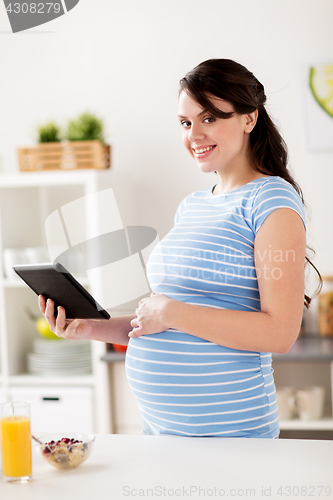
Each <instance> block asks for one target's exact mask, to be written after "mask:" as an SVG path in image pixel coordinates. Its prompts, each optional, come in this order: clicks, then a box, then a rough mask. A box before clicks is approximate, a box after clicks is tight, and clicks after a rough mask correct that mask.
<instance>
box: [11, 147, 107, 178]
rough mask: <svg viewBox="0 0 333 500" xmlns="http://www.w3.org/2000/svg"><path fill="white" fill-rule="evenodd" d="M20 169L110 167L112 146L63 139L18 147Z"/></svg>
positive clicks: (25, 170) (26, 170)
mask: <svg viewBox="0 0 333 500" xmlns="http://www.w3.org/2000/svg"><path fill="white" fill-rule="evenodd" d="M18 157H19V164H20V170H21V171H24V172H28V171H29V172H30V171H36V170H77V169H91V168H93V169H105V168H109V167H110V163H111V161H110V160H111V159H110V146H109V145H105V144H102V143H101V142H100V141H71V142H69V141H63V142H48V143H43V144H38V145H37V146H34V147H31V148H20V149H18Z"/></svg>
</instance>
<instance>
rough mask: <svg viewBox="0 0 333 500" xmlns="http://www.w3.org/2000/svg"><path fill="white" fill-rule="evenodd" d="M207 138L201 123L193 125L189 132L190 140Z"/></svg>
mask: <svg viewBox="0 0 333 500" xmlns="http://www.w3.org/2000/svg"><path fill="white" fill-rule="evenodd" d="M204 138H205V134H204V132H203V130H201V128H200V126H199V125H193V124H192V126H191V128H190V130H189V134H188V140H189V141H191V142H195V141H199V140H202V139H204Z"/></svg>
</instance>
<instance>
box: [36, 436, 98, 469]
mask: <svg viewBox="0 0 333 500" xmlns="http://www.w3.org/2000/svg"><path fill="white" fill-rule="evenodd" d="M38 439H39V440H40V441H42V443H45V444H43V445H38V446H37V451H38V453H39V455H40V456H41V457H42V458H43V460H45V462H47V463H48V464H50V465H53V466H54V467H57V469H73V468H74V467H77V466H78V465H80V464H82V463H83V462H85V461H86V460H87V458H88V457H89V455H90V454H91V452H92V449H93V443H94V441H95V436H94V435H93V434H82V433H77V432H68V433H66V432H63V433H61V434H60V433H59V432H58V433H53V434H46V435H44V436H41V437H39V438H38Z"/></svg>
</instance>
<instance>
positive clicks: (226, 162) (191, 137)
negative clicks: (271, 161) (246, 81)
mask: <svg viewBox="0 0 333 500" xmlns="http://www.w3.org/2000/svg"><path fill="white" fill-rule="evenodd" d="M210 100H211V101H212V103H213V104H214V105H215V106H216V107H217V108H219V109H220V110H221V111H224V112H227V113H229V112H233V111H234V109H233V106H232V105H231V104H230V103H229V102H228V101H224V100H222V99H219V98H216V97H213V96H212V97H210ZM178 118H179V121H180V124H181V127H182V141H183V144H184V146H185V148H186V149H187V150H188V152H189V153H190V155H191V156H192V157H193V158H194V159H195V160H196V162H197V164H198V165H199V167H200V169H201V170H202V171H203V172H214V171H217V172H218V173H221V174H222V173H228V172H229V171H231V169H232V170H233V169H235V168H242V167H244V166H246V167H248V166H249V161H248V148H249V137H250V132H251V130H252V129H253V127H254V125H255V123H256V118H257V112H254V113H251V114H248V115H239V114H237V113H234V115H233V116H232V117H231V118H227V119H225V118H217V117H216V116H213V115H212V114H211V113H210V112H208V111H207V110H205V109H203V108H202V107H201V106H200V104H198V103H197V102H196V101H194V100H193V99H192V98H191V97H189V96H188V95H187V94H186V93H185V92H184V91H182V92H181V94H180V96H179V106H178Z"/></svg>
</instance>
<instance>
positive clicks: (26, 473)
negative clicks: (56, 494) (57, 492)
mask: <svg viewBox="0 0 333 500" xmlns="http://www.w3.org/2000/svg"><path fill="white" fill-rule="evenodd" d="M0 444H1V458H2V473H3V477H4V480H5V481H6V482H9V483H12V482H15V483H26V482H28V481H30V480H31V479H32V463H31V433H30V403H28V402H26V401H13V402H12V403H4V404H0Z"/></svg>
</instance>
